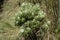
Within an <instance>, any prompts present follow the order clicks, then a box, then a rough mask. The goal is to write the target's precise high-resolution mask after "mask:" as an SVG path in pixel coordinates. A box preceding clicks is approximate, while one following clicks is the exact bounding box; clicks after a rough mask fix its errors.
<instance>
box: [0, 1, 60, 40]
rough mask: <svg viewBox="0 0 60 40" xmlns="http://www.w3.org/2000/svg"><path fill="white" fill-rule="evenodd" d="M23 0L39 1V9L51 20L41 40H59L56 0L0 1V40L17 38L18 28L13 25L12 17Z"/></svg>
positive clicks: (59, 29) (59, 25)
mask: <svg viewBox="0 0 60 40" xmlns="http://www.w3.org/2000/svg"><path fill="white" fill-rule="evenodd" d="M25 1H26V2H31V3H33V4H36V3H39V4H40V7H41V9H42V10H43V11H44V12H45V13H47V15H46V18H45V19H48V20H51V25H50V26H49V30H47V31H46V33H44V36H43V38H42V39H41V40H60V22H59V21H60V17H59V16H58V15H59V14H58V8H59V7H58V0H2V1H1V2H0V3H1V4H0V5H1V6H0V40H19V36H18V33H19V31H20V28H19V27H18V26H15V24H14V22H15V20H14V18H15V16H16V14H17V13H18V12H19V11H20V6H21V4H22V3H23V2H25ZM58 17H59V18H58ZM57 23H58V24H57ZM40 32H41V31H40ZM38 34H39V33H38ZM39 38H40V37H39Z"/></svg>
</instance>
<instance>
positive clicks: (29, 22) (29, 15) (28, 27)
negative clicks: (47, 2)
mask: <svg viewBox="0 0 60 40" xmlns="http://www.w3.org/2000/svg"><path fill="white" fill-rule="evenodd" d="M45 16H46V13H45V12H43V11H42V9H41V8H40V5H39V4H32V3H26V2H24V3H22V4H21V6H20V12H19V13H18V14H17V16H16V17H15V25H17V26H20V31H19V32H20V33H19V36H26V37H27V35H29V34H28V33H31V32H32V33H33V31H34V30H36V29H37V28H38V29H40V27H41V26H42V25H43V24H42V23H43V22H42V20H43V19H44V18H45Z"/></svg>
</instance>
